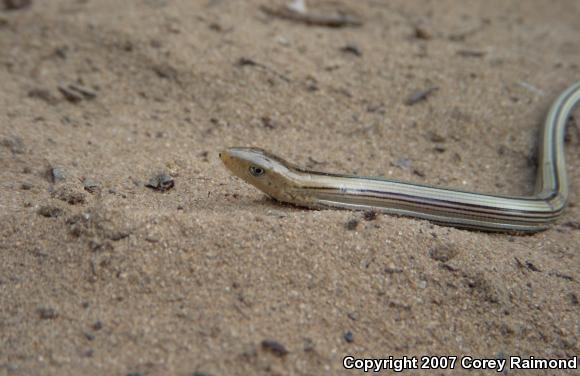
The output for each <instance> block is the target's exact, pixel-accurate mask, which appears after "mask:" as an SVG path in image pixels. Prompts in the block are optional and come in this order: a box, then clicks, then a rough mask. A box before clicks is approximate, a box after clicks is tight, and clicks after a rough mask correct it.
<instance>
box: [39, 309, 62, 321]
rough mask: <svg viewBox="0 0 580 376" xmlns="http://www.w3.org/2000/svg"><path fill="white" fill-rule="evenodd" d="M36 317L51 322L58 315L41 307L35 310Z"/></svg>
mask: <svg viewBox="0 0 580 376" xmlns="http://www.w3.org/2000/svg"><path fill="white" fill-rule="evenodd" d="M36 312H37V313H38V316H40V318H41V319H43V320H51V319H55V318H57V317H58V313H57V312H56V310H55V309H54V308H48V307H41V308H38V309H37V310H36Z"/></svg>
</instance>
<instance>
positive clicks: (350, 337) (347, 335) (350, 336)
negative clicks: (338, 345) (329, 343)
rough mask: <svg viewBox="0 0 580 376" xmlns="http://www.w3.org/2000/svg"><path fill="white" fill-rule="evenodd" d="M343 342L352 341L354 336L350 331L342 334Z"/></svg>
mask: <svg viewBox="0 0 580 376" xmlns="http://www.w3.org/2000/svg"><path fill="white" fill-rule="evenodd" d="M344 340H345V341H346V342H348V343H352V342H353V341H354V336H353V334H352V332H351V331H350V330H348V331H346V332H345V333H344Z"/></svg>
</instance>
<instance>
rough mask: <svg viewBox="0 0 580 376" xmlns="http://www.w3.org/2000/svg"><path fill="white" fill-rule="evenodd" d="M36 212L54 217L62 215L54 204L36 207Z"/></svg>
mask: <svg viewBox="0 0 580 376" xmlns="http://www.w3.org/2000/svg"><path fill="white" fill-rule="evenodd" d="M38 214H40V215H42V216H43V217H46V218H56V217H60V216H61V215H62V209H61V208H59V207H56V206H48V205H45V206H41V207H40V208H39V209H38Z"/></svg>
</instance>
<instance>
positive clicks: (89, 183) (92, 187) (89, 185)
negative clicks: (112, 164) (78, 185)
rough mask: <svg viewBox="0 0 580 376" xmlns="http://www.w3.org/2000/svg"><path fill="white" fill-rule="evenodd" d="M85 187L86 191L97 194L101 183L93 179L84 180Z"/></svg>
mask: <svg viewBox="0 0 580 376" xmlns="http://www.w3.org/2000/svg"><path fill="white" fill-rule="evenodd" d="M83 187H84V188H85V191H87V192H89V193H95V192H96V191H97V190H98V189H99V183H97V182H96V181H94V180H93V179H91V178H84V179H83Z"/></svg>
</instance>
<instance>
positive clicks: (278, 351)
mask: <svg viewBox="0 0 580 376" xmlns="http://www.w3.org/2000/svg"><path fill="white" fill-rule="evenodd" d="M262 348H263V349H264V350H268V351H270V352H271V353H272V354H274V355H276V356H279V357H284V356H286V355H287V354H288V350H287V349H286V347H285V346H284V345H283V344H281V343H280V342H278V341H275V340H272V339H265V340H263V341H262Z"/></svg>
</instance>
